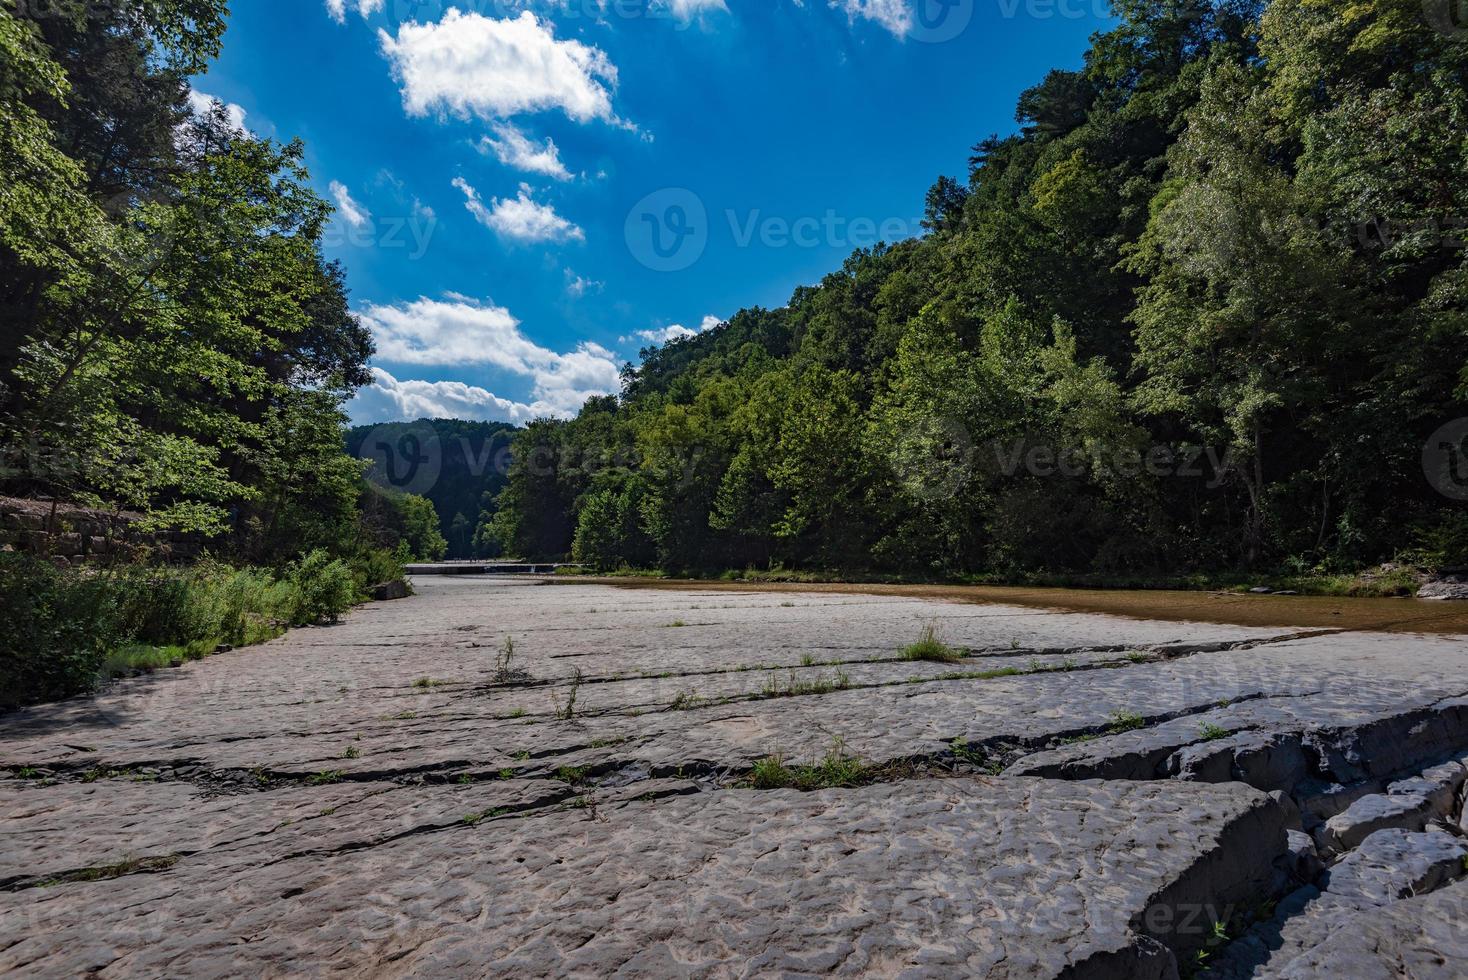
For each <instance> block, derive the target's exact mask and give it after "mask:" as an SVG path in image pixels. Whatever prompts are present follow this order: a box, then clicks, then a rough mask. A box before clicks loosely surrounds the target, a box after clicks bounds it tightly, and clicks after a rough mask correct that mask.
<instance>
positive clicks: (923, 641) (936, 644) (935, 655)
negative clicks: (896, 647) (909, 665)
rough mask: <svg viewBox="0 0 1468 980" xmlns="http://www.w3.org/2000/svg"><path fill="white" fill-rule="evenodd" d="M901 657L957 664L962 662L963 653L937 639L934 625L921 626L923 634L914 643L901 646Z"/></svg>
mask: <svg viewBox="0 0 1468 980" xmlns="http://www.w3.org/2000/svg"><path fill="white" fill-rule="evenodd" d="M901 659H903V660H926V661H930V662H932V663H938V664H957V663H962V662H963V654H962V653H959V652H958V651H957V650H955V649H953V648H952V647H951V646H949V645H948V644H946V643H944V642H943V641H942V640H940V639H938V630H937V628H936V627H934V626H927V627H924V628H923V635H922V637H921V638H919V639H918V641H917V642H916V643H913V644H909V645H908V646H907V647H904V648H903V650H902V654H901Z"/></svg>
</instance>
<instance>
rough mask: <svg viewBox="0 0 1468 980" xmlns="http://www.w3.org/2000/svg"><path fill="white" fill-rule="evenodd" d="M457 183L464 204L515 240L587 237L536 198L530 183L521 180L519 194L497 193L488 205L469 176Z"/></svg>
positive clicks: (480, 218)
mask: <svg viewBox="0 0 1468 980" xmlns="http://www.w3.org/2000/svg"><path fill="white" fill-rule="evenodd" d="M453 183H454V186H455V187H457V188H458V189H459V190H460V191H462V192H463V194H464V198H465V201H464V207H465V209H466V210H468V212H469V213H470V214H472V215H474V219H475V220H476V221H478V222H479V223H480V224H482V225H484V226H485V227H486V228H489V229H491V230H493V231H494V232H495V233H496V234H498V235H500V236H501V237H503V238H507V239H510V240H511V241H515V242H567V241H578V242H579V241H585V240H586V233H585V232H583V231H582V230H581V229H580V228H578V227H577V226H576V225H574V224H572V223H571V222H569V221H567V220H566V219H565V218H563V217H561V216H560V215H558V214H556V212H555V209H554V208H552V207H551V206H550V205H548V204H541V203H539V202H538V201H535V200H534V199H532V198H531V196H530V195H531V193H532V191H531V189H530V185H529V184H521V185H520V193H519V194H518V195H517V196H515V197H511V198H503V199H501V198H498V197H496V198H493V199H491V200H490V202H489V204H487V205H486V204H485V203H484V200H483V199H482V198H481V197H480V196H479V191H477V190H475V188H474V187H473V186H472V185H471V184H470V183H469V182H468V181H467V180H465V179H464V178H462V177H455V178H454V182H453Z"/></svg>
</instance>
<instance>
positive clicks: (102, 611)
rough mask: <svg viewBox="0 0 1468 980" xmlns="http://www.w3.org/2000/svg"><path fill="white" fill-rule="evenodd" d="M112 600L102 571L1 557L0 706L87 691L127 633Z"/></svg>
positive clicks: (113, 595) (111, 590) (113, 591)
mask: <svg viewBox="0 0 1468 980" xmlns="http://www.w3.org/2000/svg"><path fill="white" fill-rule="evenodd" d="M118 599H119V596H118V592H117V590H116V589H115V588H114V587H112V585H111V583H110V582H109V580H108V579H106V578H105V577H102V576H83V575H80V574H78V573H76V572H73V571H69V570H63V569H59V568H57V567H56V566H54V565H52V564H51V563H50V562H46V561H42V560H40V559H36V558H31V557H29V556H23V555H0V623H4V624H5V628H4V630H0V707H14V706H16V705H20V704H26V703H29V702H32V701H45V700H52V699H56V698H65V697H70V696H72V695H74V694H79V693H82V692H84V691H88V690H91V689H92V688H93V687H94V686H95V685H96V683H97V676H98V672H99V670H100V669H101V666H102V663H103V660H104V658H105V657H106V656H107V652H108V651H109V650H110V649H112V648H113V647H115V646H117V645H119V644H120V643H121V642H122V641H123V640H124V639H125V638H126V637H125V631H124V629H123V621H124V617H123V615H122V609H121V604H120V603H119V601H118Z"/></svg>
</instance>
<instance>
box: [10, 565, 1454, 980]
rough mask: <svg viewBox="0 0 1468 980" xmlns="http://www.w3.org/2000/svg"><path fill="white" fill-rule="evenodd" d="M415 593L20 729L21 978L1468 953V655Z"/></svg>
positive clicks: (1081, 971)
mask: <svg viewBox="0 0 1468 980" xmlns="http://www.w3.org/2000/svg"><path fill="white" fill-rule="evenodd" d="M417 587H418V593H419V594H418V595H416V596H414V597H411V598H409V599H405V600H402V601H398V602H393V603H386V604H382V605H376V606H369V607H367V608H364V609H362V610H359V611H357V612H354V613H353V614H351V615H350V616H349V617H347V619H346V621H345V622H344V623H343V624H341V625H340V626H337V627H333V628H329V629H314V630H303V631H296V632H293V633H291V634H290V635H289V636H287V637H285V638H282V639H281V640H277V641H274V642H272V643H269V644H266V645H264V646H261V647H259V648H255V649H251V650H236V651H233V652H229V653H225V654H222V655H219V656H216V657H213V658H210V659H208V660H204V661H201V662H198V663H192V664H189V665H187V666H185V667H183V668H180V669H178V670H172V671H166V672H162V673H159V674H156V675H153V676H151V677H146V678H136V679H132V680H128V681H125V682H122V683H120V684H118V685H116V686H115V687H114V688H112V689H111V690H109V691H107V692H106V693H104V694H102V695H100V696H98V697H95V698H90V699H79V700H77V701H74V702H68V703H65V704H59V705H50V706H43V707H38V708H34V709H29V710H27V711H23V712H18V713H16V714H14V715H11V716H8V717H5V718H0V769H3V770H4V771H5V772H7V773H8V776H3V774H0V777H3V778H0V971H6V972H14V973H17V974H19V975H34V976H54V975H74V974H82V973H87V972H91V971H100V972H102V973H104V974H105V975H109V976H157V975H219V974H225V973H252V972H253V973H259V974H263V975H283V974H292V975H295V974H316V973H331V972H339V973H344V974H348V975H362V974H370V975H384V976H448V975H452V976H460V975H465V974H470V975H487V976H509V975H514V976H521V975H532V976H567V975H601V974H605V973H620V974H622V975H627V976H647V977H664V976H681V975H688V976H747V975H782V974H783V975H791V974H793V975H820V974H828V973H829V974H836V975H874V976H895V975H904V976H943V977H948V976H954V975H964V976H986V977H997V978H1019V977H1026V978H1029V977H1068V978H1076V980H1091V978H1100V980H1110V978H1117V980H1122V978H1125V980H1134V978H1142V980H1177V978H1178V977H1179V976H1180V975H1185V974H1189V973H1195V972H1197V970H1198V968H1199V967H1200V966H1201V967H1202V968H1204V969H1211V970H1213V971H1214V972H1215V973H1217V974H1218V975H1219V976H1228V977H1235V976H1237V977H1255V976H1257V977H1266V976H1292V977H1293V976H1300V977H1305V976H1319V975H1321V973H1320V972H1319V971H1322V970H1331V971H1333V972H1338V973H1340V975H1341V976H1342V977H1356V976H1377V975H1380V976H1398V975H1400V974H1393V973H1389V972H1380V971H1381V970H1386V969H1388V968H1389V967H1390V966H1391V964H1392V963H1395V962H1401V963H1408V964H1413V965H1414V969H1415V968H1417V966H1421V971H1422V972H1420V975H1422V976H1436V975H1443V976H1447V975H1452V974H1451V973H1438V974H1434V973H1432V972H1431V970H1433V969H1437V970H1442V969H1443V967H1441V965H1440V964H1439V965H1438V966H1433V965H1432V964H1434V963H1438V962H1439V961H1438V960H1437V959H1434V957H1438V958H1441V957H1444V956H1447V955H1448V952H1445V951H1451V950H1452V949H1454V948H1456V947H1455V946H1454V945H1453V944H1454V943H1455V942H1458V943H1460V942H1461V936H1457V937H1455V936H1452V935H1448V934H1447V933H1446V932H1445V930H1447V929H1448V927H1449V926H1450V925H1451V924H1452V918H1451V915H1452V913H1453V910H1454V905H1453V900H1454V899H1456V897H1457V896H1458V895H1460V894H1462V893H1463V891H1464V889H1468V882H1462V881H1461V880H1460V875H1461V872H1462V856H1461V854H1460V851H1461V845H1462V843H1463V830H1462V828H1463V826H1464V823H1465V819H1468V818H1465V816H1464V813H1463V797H1464V793H1465V790H1468V766H1465V764H1464V762H1465V758H1468V643H1465V642H1464V640H1463V639H1462V638H1459V637H1450V636H1436V637H1414V636H1407V635H1389V636H1388V635H1372V634H1362V633H1350V632H1343V631H1340V630H1321V631H1301V630H1297V629H1292V628H1288V627H1281V628H1257V627H1250V628H1245V627H1234V626H1218V625H1209V624H1201V623H1200V624H1179V623H1158V622H1144V621H1134V620H1125V619H1117V618H1110V617H1103V616H1098V615H1091V614H1075V613H1066V612H1058V611H1046V610H1038V609H1031V608H1019V607H1006V606H980V605H960V604H952V603H945V602H942V601H935V600H928V599H921V600H919V599H907V598H895V597H891V596H860V595H854V594H851V593H843V594H839V595H837V594H819V593H808V594H799V595H792V594H789V593H760V592H750V591H741V592H737V593H728V594H724V593H718V592H702V591H700V592H695V591H677V590H658V591H627V590H621V589H615V588H610V587H607V586H602V585H590V584H584V583H578V584H571V585H556V586H553V587H551V586H541V585H537V584H534V583H532V582H529V581H526V580H521V579H498V578H474V579H452V578H445V579H439V580H434V581H423V582H419V583H417ZM1260 601H1268V600H1260ZM1403 602H1404V607H1403V608H1404V614H1407V606H1406V605H1405V603H1407V602H1409V600H1403ZM929 627H932V628H933V629H935V630H936V632H937V633H938V635H939V636H940V637H941V638H942V639H943V641H944V642H945V643H947V644H948V646H949V647H950V648H951V649H950V652H949V653H948V654H947V655H946V657H945V658H944V662H932V661H923V660H909V659H904V658H903V656H902V651H903V649H904V648H905V647H906V646H907V645H908V644H910V643H912V642H913V641H914V640H915V639H917V638H918V637H919V636H920V635H921V634H922V633H923V632H924V631H925V630H927V629H928V628H929ZM507 639H513V641H514V643H513V650H514V658H513V662H510V663H506V662H505V660H504V650H505V642H506V640H507ZM949 661H951V662H949ZM757 766H759V767H762V769H761V771H764V772H766V774H767V776H768V772H769V771H775V773H776V776H775V777H774V778H765V779H763V780H762V781H758V782H756V780H755V779H754V774H755V772H756V767H757ZM780 773H783V774H784V775H783V776H781V775H780ZM782 780H783V781H782ZM756 784H757V785H761V786H768V787H772V788H766V789H754V788H751V787H752V786H753V785H756ZM791 784H795V785H802V786H806V787H808V788H809V787H816V788H814V789H813V790H812V791H810V792H799V791H797V790H796V789H794V788H773V787H779V786H782V785H783V786H787V787H788V786H789V785H791ZM1455 862H1456V863H1455ZM1460 911H1461V910H1460ZM1413 916H1417V917H1419V918H1420V919H1421V921H1422V923H1423V926H1422V928H1421V929H1419V930H1418V933H1419V934H1417V935H1416V936H1415V937H1414V935H1413V934H1412V932H1411V923H1412V921H1413V918H1412V917H1413ZM1460 919H1468V916H1460ZM1434 930H1437V931H1434ZM1439 933H1441V934H1439ZM1230 939H1233V940H1235V941H1233V942H1229V940H1230ZM1368 940H1369V942H1368ZM1371 943H1375V944H1376V945H1375V946H1374V947H1373V946H1371ZM1373 949H1376V950H1377V952H1372V950H1373ZM1311 970H1314V971H1316V972H1315V973H1311V972H1310V971H1311ZM1352 970H1354V971H1355V972H1352ZM1291 971H1293V972H1291ZM1372 971H1377V972H1372ZM1407 975H1412V976H1416V975H1419V974H1413V973H1409V974H1407Z"/></svg>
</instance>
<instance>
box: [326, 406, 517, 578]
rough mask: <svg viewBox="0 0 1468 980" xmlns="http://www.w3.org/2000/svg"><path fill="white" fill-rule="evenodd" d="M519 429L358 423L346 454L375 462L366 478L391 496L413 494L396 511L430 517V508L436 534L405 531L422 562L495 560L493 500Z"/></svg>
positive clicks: (443, 422) (456, 423)
mask: <svg viewBox="0 0 1468 980" xmlns="http://www.w3.org/2000/svg"><path fill="white" fill-rule="evenodd" d="M514 433H515V427H514V426H512V425H508V424H506V423H502V422H465V421H460V420H458V419H425V420H422V421H419V422H392V423H389V424H387V425H379V426H367V425H362V426H357V427H355V428H353V429H350V430H348V432H347V443H346V444H347V452H348V453H349V454H350V455H351V456H352V457H353V458H355V459H363V460H367V461H369V462H370V463H371V466H370V467H369V469H368V473H367V476H368V479H369V480H370V481H371V482H372V484H373V485H374V486H375V487H379V488H381V489H382V490H383V491H384V492H385V493H388V494H391V493H393V492H394V491H396V492H398V493H403V492H406V491H414V492H411V493H407V499H406V500H403V498H401V497H400V498H399V500H401V501H402V502H401V503H399V505H398V507H397V508H396V510H397V511H398V512H400V513H403V514H405V515H406V514H411V513H412V512H413V511H414V510H415V509H416V510H417V512H419V514H420V515H423V516H427V511H425V510H424V503H422V502H423V501H426V502H427V503H428V504H431V505H432V509H433V516H432V520H433V521H434V522H435V525H436V527H437V531H438V534H437V536H436V537H435V536H433V535H430V534H427V533H425V532H424V531H423V530H422V529H421V528H417V527H415V528H413V529H411V530H408V529H405V530H404V532H403V534H402V537H403V538H404V540H407V541H408V543H409V547H410V550H411V551H412V552H413V554H414V555H415V556H416V557H418V558H425V559H426V558H443V557H448V558H497V557H499V556H500V554H501V549H500V546H499V541H498V539H496V538H495V537H494V536H493V535H492V534H491V533H490V519H491V517H492V516H493V513H494V508H495V498H496V497H497V496H498V495H499V492H500V491H501V490H503V489H504V486H505V479H506V474H507V472H508V470H509V465H510V443H511V440H512V437H513V436H514Z"/></svg>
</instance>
